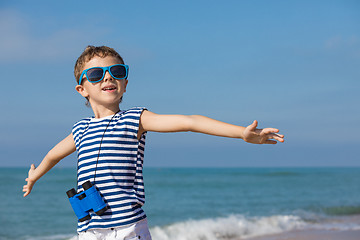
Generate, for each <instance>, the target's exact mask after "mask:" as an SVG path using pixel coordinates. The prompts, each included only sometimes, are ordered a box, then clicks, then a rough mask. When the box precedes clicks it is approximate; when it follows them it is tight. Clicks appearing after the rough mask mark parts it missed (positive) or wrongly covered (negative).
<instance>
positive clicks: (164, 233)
mask: <svg viewBox="0 0 360 240" xmlns="http://www.w3.org/2000/svg"><path fill="white" fill-rule="evenodd" d="M305 226H306V222H304V221H303V220H302V219H301V218H300V217H298V216H293V215H278V216H269V217H245V216H242V215H231V216H229V217H222V218H213V219H203V220H188V221H185V222H179V223H174V224H171V225H168V226H163V227H159V226H157V227H154V228H151V229H150V231H151V235H152V238H153V239H154V240H188V239H191V240H230V239H239V238H241V239H245V238H250V237H256V236H263V235H268V234H276V233H282V232H286V231H290V230H294V229H301V228H304V227H305Z"/></svg>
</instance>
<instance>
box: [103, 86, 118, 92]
mask: <svg viewBox="0 0 360 240" xmlns="http://www.w3.org/2000/svg"><path fill="white" fill-rule="evenodd" d="M102 90H103V91H105V92H114V91H115V90H116V87H115V86H106V87H103V88H102Z"/></svg>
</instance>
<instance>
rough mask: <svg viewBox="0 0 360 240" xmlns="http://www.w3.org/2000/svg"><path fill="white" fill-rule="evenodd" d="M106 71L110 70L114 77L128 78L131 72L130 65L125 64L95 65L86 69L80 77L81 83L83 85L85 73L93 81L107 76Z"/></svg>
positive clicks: (98, 80) (95, 81)
mask: <svg viewBox="0 0 360 240" xmlns="http://www.w3.org/2000/svg"><path fill="white" fill-rule="evenodd" d="M106 71H108V72H109V73H110V75H111V76H112V77H113V78H114V79H126V78H127V77H128V73H129V66H128V65H124V64H115V65H111V66H108V67H93V68H88V69H85V70H84V71H83V72H82V73H81V76H80V78H79V85H81V82H82V80H83V76H84V75H85V77H86V79H87V80H88V81H89V82H91V83H97V82H100V81H102V80H103V79H104V77H105V73H106Z"/></svg>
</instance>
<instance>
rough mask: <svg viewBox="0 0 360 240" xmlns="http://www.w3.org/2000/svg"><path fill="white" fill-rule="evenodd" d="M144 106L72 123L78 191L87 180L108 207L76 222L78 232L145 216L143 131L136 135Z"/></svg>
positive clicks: (117, 224) (133, 221)
mask: <svg viewBox="0 0 360 240" xmlns="http://www.w3.org/2000/svg"><path fill="white" fill-rule="evenodd" d="M144 109H145V108H140V107H135V108H131V109H129V110H126V111H120V112H118V113H117V114H115V115H114V116H107V117H104V118H94V117H90V118H85V119H82V120H80V121H79V122H77V123H76V124H75V125H74V126H73V129H72V134H73V137H74V141H75V145H76V150H77V153H78V170H77V175H78V191H82V190H83V189H82V186H81V184H83V183H84V182H86V181H88V180H90V181H91V182H92V183H94V184H95V185H96V187H97V188H98V189H99V191H100V194H101V195H102V196H103V198H104V200H105V202H106V203H107V205H108V207H109V209H108V210H107V211H106V212H105V213H104V214H103V215H101V216H97V215H96V214H95V213H94V212H92V211H91V213H90V215H91V219H90V220H87V221H84V222H78V232H82V231H85V230H88V229H106V228H113V227H121V226H126V225H129V224H133V223H136V222H138V221H140V220H142V219H144V218H146V215H145V213H144V211H143V210H142V209H141V207H142V205H144V203H145V192H144V182H143V175H142V168H143V160H144V147H145V135H146V133H144V134H143V135H142V136H141V139H140V140H138V139H137V133H138V130H139V121H140V115H141V113H142V111H143V110H144ZM107 126H108V127H107ZM106 127H107V129H106ZM105 129H106V131H105ZM103 135H104V137H103ZM102 137H103V138H102ZM101 140H102V143H101V147H100V142H101ZM99 148H100V149H99ZM99 151H100V152H99ZM98 156H99V158H98ZM97 159H98V161H97ZM96 165H97V166H96ZM95 171H96V179H95V181H94V176H95Z"/></svg>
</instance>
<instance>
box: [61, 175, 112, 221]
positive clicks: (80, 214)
mask: <svg viewBox="0 0 360 240" xmlns="http://www.w3.org/2000/svg"><path fill="white" fill-rule="evenodd" d="M82 187H83V188H84V191H81V192H79V193H76V191H75V189H74V188H72V189H71V190H69V191H67V192H66V194H67V196H68V197H69V201H70V204H71V206H72V208H73V209H74V212H75V214H76V216H77V218H78V219H79V221H80V222H83V221H85V220H90V219H91V217H90V214H89V212H90V211H94V212H95V213H96V215H98V216H100V215H102V214H103V213H104V212H105V211H106V210H107V208H108V207H107V205H106V203H105V202H104V200H103V199H102V197H101V196H100V193H99V191H98V190H97V189H96V188H95V186H94V185H92V184H91V182H90V181H86V182H85V183H83V184H82Z"/></svg>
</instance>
